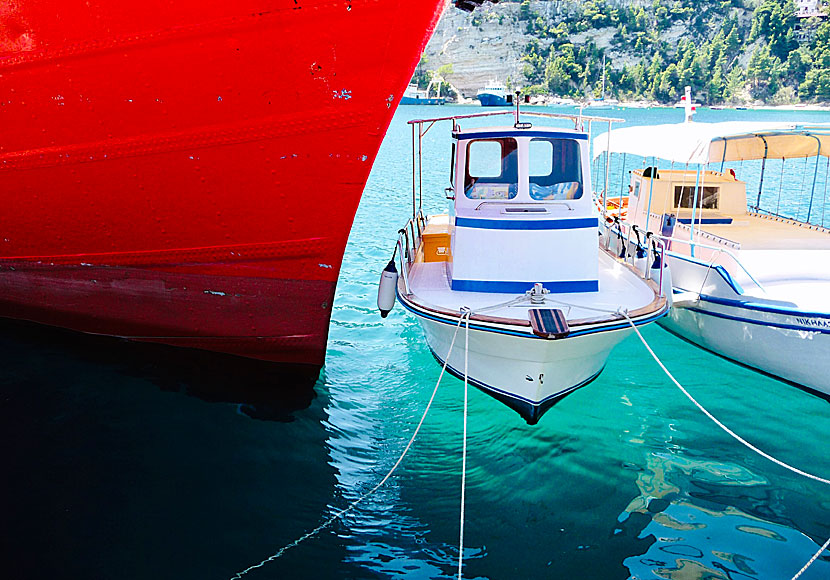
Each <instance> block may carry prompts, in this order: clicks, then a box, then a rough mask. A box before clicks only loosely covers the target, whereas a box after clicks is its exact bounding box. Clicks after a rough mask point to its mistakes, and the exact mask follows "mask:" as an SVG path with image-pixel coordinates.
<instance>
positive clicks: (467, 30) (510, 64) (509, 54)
mask: <svg viewBox="0 0 830 580" xmlns="http://www.w3.org/2000/svg"><path fill="white" fill-rule="evenodd" d="M534 4H539V5H541V7H542V9H545V8H547V6H548V5H549V4H554V3H549V2H534ZM534 8H535V9H537V10H538V9H539V8H538V7H536V6H534ZM526 28H527V23H526V22H519V4H515V3H509V4H507V3H502V4H499V5H496V6H491V5H485V6H483V7H481V8H478V9H476V11H475V12H473V13H472V14H468V13H466V12H462V11H461V10H455V9H453V8H452V7H450V8H449V9H447V11H446V12H445V13H444V16H443V17H442V18H441V22H440V23H439V24H438V27H437V28H436V30H435V34H434V35H433V37H432V40H431V41H430V42H429V44H428V45H427V48H426V50H425V51H424V56H425V57H426V59H427V62H426V65H425V66H426V68H427V69H429V70H438V68H439V67H441V66H443V65H446V64H451V65H452V68H453V73H452V74H449V75H446V81H447V82H449V83H450V84H451V85H453V86H454V87H455V88H456V89H457V90H458V91H459V92H460V93H461V95H462V96H463V97H464V98H468V99H469V98H474V97H475V94H476V91H477V90H478V89H480V88H481V87H483V86H484V85H485V84H487V83H488V82H490V81H494V80H495V81H499V82H502V83H508V82H509V83H510V84H513V85H518V86H522V85H523V84H524V75H522V67H523V65H524V63H523V62H522V60H521V58H522V54H523V53H524V48H525V46H526V45H527V43H528V42H529V41H530V40H531V38H532V37H531V36H529V35H527V34H524V30H525V29H526Z"/></svg>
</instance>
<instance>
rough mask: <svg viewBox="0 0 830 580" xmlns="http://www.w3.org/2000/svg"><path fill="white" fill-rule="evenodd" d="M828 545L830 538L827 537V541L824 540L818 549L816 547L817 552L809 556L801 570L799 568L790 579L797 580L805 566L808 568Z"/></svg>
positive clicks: (829, 544) (805, 568)
mask: <svg viewBox="0 0 830 580" xmlns="http://www.w3.org/2000/svg"><path fill="white" fill-rule="evenodd" d="M828 546H830V538H827V541H826V542H824V545H823V546H822V547H821V548H819V549H818V552H816V553H815V554H813V557H812V558H810V560H809V561H808V562H807V563H806V564H804V567H803V568H802V569H801V570H799V571H798V573H797V574H796V575H795V576H793V577H792V579H791V580H798V578H799V577H800V576H801V575H802V574H804V572H805V571H806V570H807V568H809V567H810V566H812V564H813V562H815V561H816V560H818V557H819V556H821V553H822V552H823V551H824V550H826V549H827V547H828Z"/></svg>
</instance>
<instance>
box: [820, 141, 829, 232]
mask: <svg viewBox="0 0 830 580" xmlns="http://www.w3.org/2000/svg"><path fill="white" fill-rule="evenodd" d="M829 173H830V157H828V158H827V168H826V169H825V170H824V197H822V200H821V227H824V210H826V209H827V175H828V174H829Z"/></svg>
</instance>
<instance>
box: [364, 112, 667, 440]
mask: <svg viewBox="0 0 830 580" xmlns="http://www.w3.org/2000/svg"><path fill="white" fill-rule="evenodd" d="M493 114H496V115H498V114H505V113H482V114H479V115H460V116H454V117H444V118H438V119H424V120H417V121H411V122H410V123H411V125H412V128H413V139H412V140H413V168H414V169H413V192H412V218H411V219H410V220H409V222H408V223H407V224H406V226H405V227H404V228H403V229H402V230H401V231H400V237H399V240H398V243H397V247H396V252H395V253H396V255H397V257H398V260H399V265H400V270H401V272H402V276H401V277H400V278H398V277H397V275H396V272H397V268H396V266H395V264H394V257H393V262H391V263H390V265H389V266H388V267H387V270H386V271H385V272H384V274H383V276H382V278H381V287H380V289H379V296H378V306H379V307H380V309H381V313H382V314H384V315H385V314H386V313H388V311H389V310H390V309H391V308H392V305H393V304H394V297H395V293H396V294H397V297H398V298H399V299H400V301H401V303H402V304H403V306H404V307H405V308H406V309H407V310H408V311H409V312H411V313H412V314H414V315H415V316H416V317H417V319H418V321H419V322H420V323H421V326H422V327H423V330H424V334H425V336H426V341H427V344H428V346H429V348H430V350H431V351H432V353H433V355H434V356H435V358H436V359H437V360H438V361H439V362H441V363H442V364H444V363H446V364H447V370H448V371H449V372H451V373H453V374H454V375H456V376H459V377H462V376H464V375H466V376H467V378H468V379H469V382H470V383H472V384H473V385H475V386H477V387H479V388H480V389H482V390H483V391H485V392H486V393H488V394H490V395H492V396H494V397H495V398H497V399H499V400H501V401H502V402H504V403H506V404H507V405H508V406H510V407H511V408H513V409H515V410H517V411H518V412H519V413H520V414H521V415H522V416H523V417H524V418H525V419H526V420H527V421H528V422H529V423H531V424H533V423H536V422H537V421H538V420H539V418H540V417H541V416H542V414H543V413H544V412H545V411H546V410H547V409H548V408H550V407H551V406H552V405H553V404H554V403H555V402H557V401H558V400H560V399H561V398H562V397H564V396H565V395H567V394H569V393H571V392H573V391H574V390H576V389H578V388H579V387H582V386H584V385H587V384H588V383H590V382H591V381H592V380H594V379H595V378H596V377H597V376H598V375H599V374H600V373H601V372H602V369H603V368H604V366H605V364H606V361H607V360H608V357H609V355H610V354H611V350H612V348H613V347H614V346H615V345H616V344H618V343H619V342H620V341H622V340H623V339H624V338H625V337H626V336H627V335H628V334H629V333H630V332H632V326H634V325H637V326H639V325H644V324H648V323H650V322H653V321H655V320H657V319H658V318H660V317H662V316H664V315H665V313H666V311H667V308H668V306H667V299H666V297H665V296H664V295H663V293H664V292H665V291H666V290H667V289H668V286H663V287H662V289H661V281H663V280H666V281H667V280H668V276H664V268H662V267H659V266H658V267H657V268H656V269H652V268H650V267H646V268H644V269H639V270H638V269H637V268H636V267H635V266H634V265H633V264H632V263H630V262H628V261H626V260H624V259H620V258H619V257H618V256H617V255H615V254H613V253H612V252H609V251H608V250H607V249H605V248H603V247H600V245H599V243H598V240H599V235H598V234H599V216H598V212H597V209H596V207H595V205H594V203H593V201H592V199H591V195H590V192H591V176H590V171H589V170H588V169H589V167H590V157H589V153H588V146H589V138H588V132H586V131H583V130H582V127H583V126H584V124H585V122H586V120H587V122H591V121H592V120H595V119H593V118H587V117H576V116H570V115H555V114H543V113H536V114H534V113H528V114H527V116H534V117H548V118H557V119H566V120H568V121H572V122H573V124H574V128H567V129H562V128H559V127H549V126H534V125H532V124H531V123H528V122H520V120H519V112H518V107H517V109H516V112H515V123H514V124H513V125H512V126H499V127H477V128H462V127H461V124H460V121H462V120H466V119H469V118H472V117H485V116H490V115H493ZM506 114H511V113H510V112H507V113H506ZM441 121H444V122H451V124H452V162H451V170H450V183H451V187H449V188H448V189H447V190H446V194H447V198H448V199H449V201H450V204H449V205H450V207H449V212H448V213H447V214H443V215H432V216H429V217H427V216H425V215H424V214H423V211H422V192H421V151H422V141H423V137H424V135H426V133H427V131H429V130H430V129H431V128H432V126H433V125H435V124H436V123H437V122H441ZM606 121H609V123H610V122H611V121H613V120H606ZM649 266H650V265H649ZM462 323H463V325H464V326H466V325H467V324H469V327H468V330H465V332H467V333H468V338H469V347H468V348H465V347H464V346H458V345H461V344H462V341H461V340H460V339H459V341H458V345H457V347H456V348H453V347H452V345H453V337H454V333H455V331H456V330H457V329H458V327H459V326H461V325H462ZM448 353H449V354H448ZM467 363H468V364H467ZM465 369H469V370H468V371H465Z"/></svg>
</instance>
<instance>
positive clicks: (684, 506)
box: [617, 453, 830, 580]
mask: <svg viewBox="0 0 830 580" xmlns="http://www.w3.org/2000/svg"><path fill="white" fill-rule="evenodd" d="M646 463H647V468H646V469H645V470H644V471H642V472H641V473H640V474H639V476H638V478H637V486H638V488H639V489H640V495H639V496H638V497H636V498H634V499H633V500H632V501H631V503H629V505H628V506H627V507H626V509H625V510H624V511H623V513H622V514H621V516H620V525H621V527H620V528H618V530H617V532H618V533H619V532H620V531H622V530H623V529H624V528H627V527H628V525H627V524H629V522H630V520H632V519H633V520H634V521H636V522H638V523H639V526H642V529H641V530H640V532H639V536H638V537H639V538H641V539H650V540H651V541H652V543H651V545H650V546H649V548H648V550H647V551H646V552H645V553H643V554H640V555H635V556H630V557H628V558H626V559H625V561H624V562H623V563H624V564H625V566H626V567H627V568H628V570H629V571H630V573H631V576H630V578H631V579H634V580H646V579H659V578H663V579H665V578H670V579H684V580H687V579H689V578H706V579H712V580H714V579H716V578H718V579H719V578H722V579H729V580H736V579H739V578H756V579H760V578H791V577H792V576H793V575H794V574H795V573H796V572H797V571H798V570H799V569H800V568H801V566H803V565H804V563H806V561H807V560H808V559H809V558H810V556H812V555H813V554H814V553H815V552H816V550H817V549H818V547H819V544H816V543H815V542H813V541H812V540H811V539H810V538H809V537H808V536H806V535H805V534H803V533H801V532H800V531H798V530H797V529H793V528H791V527H789V526H787V525H783V524H781V523H778V522H775V521H770V520H767V519H764V518H763V517H760V516H759V515H757V514H751V513H748V512H747V511H745V510H744V509H741V507H738V506H736V505H728V504H724V503H721V502H722V501H723V500H724V499H727V498H730V497H731V498H732V499H736V496H735V495H733V494H730V493H727V492H725V490H724V489H723V488H730V487H731V488H734V489H735V490H736V491H737V490H738V489H739V490H740V492H739V493H740V495H738V496H737V499H738V501H733V503H736V504H742V503H743V504H749V505H758V503H761V502H756V501H754V500H753V499H752V497H751V496H752V495H753V494H752V492H751V490H752V489H753V488H754V489H755V490H756V491H760V490H767V491H765V492H762V493H768V490H769V487H770V485H769V483H768V482H767V481H766V480H765V479H764V478H762V477H760V476H758V475H756V474H754V473H752V472H750V471H749V470H747V469H745V468H742V467H739V466H737V465H734V464H728V463H722V462H719V461H713V460H708V459H700V460H698V459H694V458H688V457H682V456H677V455H669V454H658V453H655V454H653V455H651V456H650V457H648V458H647V461H646ZM699 484H704V485H708V486H711V488H712V490H713V491H718V490H716V488H718V487H720V488H721V489H720V490H719V492H720V495H717V494H714V495H712V494H693V493H690V490H692V489H695V487H697V486H698V485H699ZM763 503H764V504H765V505H774V504H775V502H771V501H770V499H769V498H767V499H766V501H765V502H763ZM632 523H633V522H632ZM828 575H830V557H827V556H825V559H824V560H822V559H819V560H818V561H816V562H815V563H814V564H813V565H812V567H811V568H810V569H809V570H808V571H807V572H806V573H805V574H804V575H803V576H802V578H805V579H806V578H816V579H818V578H827V577H828Z"/></svg>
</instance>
